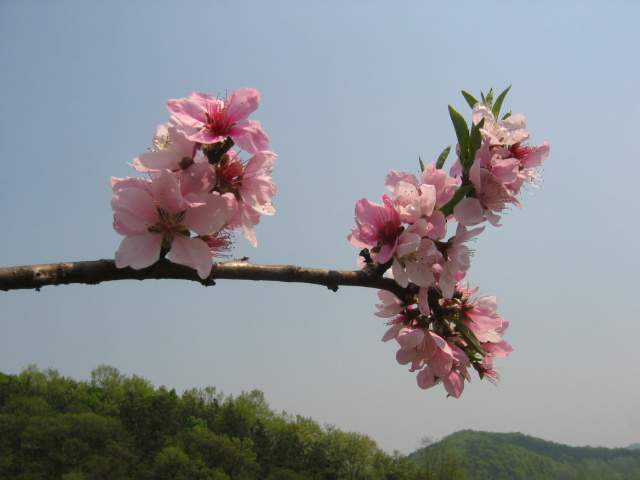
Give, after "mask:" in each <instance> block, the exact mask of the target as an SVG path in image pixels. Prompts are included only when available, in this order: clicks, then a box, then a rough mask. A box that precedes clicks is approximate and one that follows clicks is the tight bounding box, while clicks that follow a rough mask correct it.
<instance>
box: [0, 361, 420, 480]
mask: <svg viewBox="0 0 640 480" xmlns="http://www.w3.org/2000/svg"><path fill="white" fill-rule="evenodd" d="M421 478H425V476H424V471H423V470H422V469H421V468H420V467H418V466H416V464H415V463H414V462H412V461H410V460H409V459H408V458H407V457H405V456H403V455H400V454H399V453H397V452H396V453H394V454H393V455H389V454H387V453H385V452H384V451H382V450H380V449H379V448H378V446H377V445H376V443H375V442H374V441H373V440H372V439H371V438H369V437H368V436H366V435H361V434H358V433H353V432H343V431H341V430H339V429H337V428H335V427H333V426H320V425H318V423H316V422H315V421H313V420H312V419H310V418H305V417H301V416H295V417H294V416H291V415H287V414H286V413H276V412H274V411H273V410H271V409H270V408H269V405H268V403H267V402H266V400H265V399H264V396H263V394H262V392H260V391H257V390H254V391H252V392H249V393H242V394H240V395H238V396H236V397H233V396H225V395H223V394H222V393H220V392H218V391H217V390H216V389H215V388H214V387H208V388H204V389H192V390H188V391H185V392H184V393H182V394H181V395H178V394H177V393H176V392H175V390H167V389H166V388H164V387H159V388H154V387H153V386H152V385H151V384H150V383H149V382H148V381H147V380H145V379H143V378H140V377H138V376H135V375H134V376H132V377H128V376H125V375H122V374H121V373H120V372H119V371H118V370H117V369H116V368H114V367H109V366H100V367H98V368H96V369H94V370H93V371H92V372H91V380H90V381H87V382H84V381H75V380H73V379H71V378H67V377H63V376H61V375H60V374H59V373H58V371H57V370H55V369H47V370H44V371H40V370H39V369H37V368H36V367H35V366H31V367H29V368H27V369H25V370H24V371H22V372H21V373H20V374H19V375H6V374H2V373H0V479H2V480H9V479H11V480H16V479H19V480H27V479H29V480H38V479H43V480H44V479H46V480H55V479H61V480H89V479H91V480H94V479H95V480H98V479H105V480H106V479H108V480H118V479H136V480H139V479H140V480H145V479H152V480H169V479H171V480H181V479H185V480H186V479H189V480H204V479H208V480H209V479H210V480H227V479H242V480H251V479H267V480H306V479H318V480H320V479H322V480H325V479H326V480H333V479H335V480H337V479H340V480H343V479H347V480H356V479H367V480H378V479H380V480H383V479H384V480H391V479H395V480H414V479H421Z"/></svg>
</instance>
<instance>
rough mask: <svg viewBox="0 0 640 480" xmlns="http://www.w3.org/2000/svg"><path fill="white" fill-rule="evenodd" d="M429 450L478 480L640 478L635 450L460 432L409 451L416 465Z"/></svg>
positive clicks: (524, 436)
mask: <svg viewBox="0 0 640 480" xmlns="http://www.w3.org/2000/svg"><path fill="white" fill-rule="evenodd" d="M434 449H444V450H446V451H447V452H450V453H451V454H452V455H455V457H457V458H458V459H459V460H460V465H461V466H462V467H463V468H464V469H465V470H466V472H467V474H468V475H469V476H470V477H471V478H475V479H478V480H484V479H492V480H503V479H504V480H507V479H508V480H518V479H523V480H524V479H526V480H551V479H554V480H555V479H562V480H578V479H584V480H596V479H598V480H607V479H611V480H632V479H638V478H640V452H638V451H632V450H629V449H623V448H617V449H609V448H592V447H569V446H567V445H560V444H557V443H553V442H547V441H544V440H541V439H538V438H534V437H530V436H528V435H523V434H520V433H487V432H475V431H472V430H464V431H461V432H457V433H454V434H453V435H450V436H448V437H446V438H444V439H443V440H442V441H440V442H438V443H437V444H433V445H430V446H428V447H427V448H424V449H421V450H418V451H417V452H414V453H412V454H411V455H410V456H409V458H410V459H411V460H413V461H415V462H417V463H420V462H421V461H422V459H423V457H424V456H425V455H432V456H433V455H434Z"/></svg>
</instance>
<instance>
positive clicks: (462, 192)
mask: <svg viewBox="0 0 640 480" xmlns="http://www.w3.org/2000/svg"><path fill="white" fill-rule="evenodd" d="M472 190H473V184H471V185H465V186H464V187H460V188H458V190H456V193H454V194H453V198H452V199H451V200H449V201H448V202H447V203H446V204H445V205H443V206H442V207H440V211H441V212H442V213H443V214H444V216H445V217H446V216H447V215H449V214H450V213H452V212H453V208H454V207H455V206H456V205H457V204H458V203H459V202H460V200H462V199H463V198H465V197H466V196H467V194H468V193H469V192H471V191H472Z"/></svg>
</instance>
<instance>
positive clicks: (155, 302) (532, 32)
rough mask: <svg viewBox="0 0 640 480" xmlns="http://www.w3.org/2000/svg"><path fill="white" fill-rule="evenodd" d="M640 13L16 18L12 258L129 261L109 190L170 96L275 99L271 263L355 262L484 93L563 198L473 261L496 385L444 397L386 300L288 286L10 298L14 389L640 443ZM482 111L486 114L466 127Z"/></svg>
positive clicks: (395, 11) (124, 6) (324, 11)
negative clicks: (31, 370)
mask: <svg viewBox="0 0 640 480" xmlns="http://www.w3.org/2000/svg"><path fill="white" fill-rule="evenodd" d="M639 14H640V6H639V5H638V4H637V3H636V2H632V1H629V2H616V1H607V2H604V1H603V2H590V1H581V2H577V1H573V2H572V1H566V2H555V1H539V2H528V3H526V4H525V3H524V2H521V3H516V2H499V1H498V2H492V3H490V4H487V3H480V2H471V1H460V2H455V3H454V2H418V1H414V2H411V1H406V2H393V3H392V2H382V1H353V2H337V1H323V2H315V1H309V2H294V1H272V2H259V1H255V2H252V1H237V2H221V1H182V2H169V1H161V0H160V1H153V2H151V1H138V2H124V1H118V0H115V1H111V2H92V1H75V2H74V1H66V0H62V1H60V0H58V1H55V2H54V1H41V2H17V1H3V2H0V66H1V68H0V104H1V105H2V112H3V115H2V116H1V117H0V145H1V148H2V162H0V174H1V178H2V189H0V201H1V202H2V205H3V208H2V210H1V211H0V219H1V221H2V227H3V228H2V229H0V244H1V245H2V249H0V265H2V266H11V265H22V264H33V263H52V262H61V261H78V260H94V259H99V258H113V253H114V252H115V250H116V249H117V248H118V245H119V243H120V240H121V237H119V236H118V235H117V234H116V233H115V232H114V231H113V229H112V225H111V221H112V212H111V209H110V204H109V202H110V197H111V192H110V189H109V178H110V177H111V176H117V177H124V176H128V175H133V171H132V170H131V169H130V168H129V167H128V165H127V163H128V162H130V161H131V160H132V159H133V158H134V157H135V156H136V155H138V154H139V153H142V152H144V151H145V150H146V149H147V147H149V146H150V145H151V143H150V140H151V137H152V135H153V133H154V131H155V128H156V126H157V125H158V124H160V123H164V122H166V120H167V118H168V112H167V110H166V107H165V103H166V101H167V100H168V99H169V98H180V97H185V96H187V95H188V94H189V93H191V92H208V93H211V94H214V95H216V94H224V93H225V92H227V91H232V90H235V89H236V88H240V87H254V88H257V89H258V90H260V91H261V92H262V96H263V98H262V103H261V106H260V108H259V109H258V111H257V112H256V113H255V114H254V116H253V118H256V119H259V120H260V121H261V122H262V126H263V128H264V130H265V131H266V132H267V134H268V135H269V136H270V138H271V149H272V150H273V151H275V152H276V153H277V154H278V155H279V159H278V160H277V161H276V167H275V170H274V172H273V177H274V181H275V183H276V184H277V185H278V188H279V190H278V195H277V196H276V197H275V198H274V203H275V207H276V211H277V213H276V215H275V216H273V217H268V218H264V219H263V221H262V222H261V223H260V224H259V225H258V226H257V235H258V242H259V246H258V248H257V249H254V248H253V247H251V246H250V245H249V243H248V242H246V241H245V240H244V239H242V238H238V239H237V242H236V245H235V256H236V257H243V256H247V257H250V259H251V261H253V262H255V263H265V264H294V265H302V266H308V267H317V268H334V269H354V268H355V265H356V259H357V254H358V250H357V249H355V248H353V247H352V246H351V245H350V244H349V243H348V242H347V240H346V236H347V235H348V234H349V233H350V229H351V226H352V225H353V209H354V206H355V203H356V201H358V200H359V199H360V198H363V197H366V198H369V199H370V200H372V201H377V200H378V199H379V197H380V195H381V194H382V193H384V191H385V190H384V176H385V175H386V173H387V172H388V171H389V170H391V169H395V170H403V171H413V172H417V170H418V156H421V157H422V158H423V159H424V160H425V161H426V162H429V161H433V160H435V158H436V157H437V155H438V154H439V153H440V151H442V149H443V148H444V147H445V146H447V145H449V144H451V143H454V141H455V136H454V132H453V128H452V126H451V124H450V120H449V117H448V113H447V105H448V104H451V105H452V106H454V108H456V109H457V110H459V111H461V112H462V111H465V112H466V103H465V101H464V99H463V98H462V96H461V95H460V90H467V91H469V92H471V93H474V94H476V95H477V94H479V91H480V90H484V91H487V90H488V89H489V88H490V87H492V86H493V87H494V88H495V89H497V90H502V89H504V88H505V87H507V86H508V85H513V87H512V89H511V92H510V94H509V96H508V97H507V101H506V103H505V107H506V108H507V109H511V110H513V112H514V113H522V114H524V115H525V116H526V117H527V120H528V126H529V129H530V131H531V133H532V141H533V142H534V143H536V144H539V143H542V142H543V141H548V142H550V144H551V155H550V157H549V159H548V161H547V163H546V164H545V166H544V171H543V175H544V181H543V182H542V188H541V189H540V190H536V191H535V192H533V195H530V194H528V193H526V192H525V193H524V194H523V195H522V204H523V208H522V210H517V209H512V210H510V211H509V212H508V213H507V215H505V216H504V222H503V224H504V225H503V226H502V227H500V228H489V227H487V231H485V232H484V233H483V234H482V235H481V236H480V237H479V238H478V240H477V241H476V242H475V243H474V245H473V248H474V250H475V253H474V257H473V259H472V265H471V269H470V271H469V274H468V279H469V281H470V282H471V283H472V285H478V286H480V292H481V293H482V294H486V295H496V296H497V297H498V298H499V300H500V308H499V313H500V314H501V315H502V316H503V317H504V318H505V319H508V320H509V321H510V322H511V326H510V329H509V331H508V332H507V335H506V339H507V340H508V341H509V342H510V343H511V344H512V345H513V346H514V348H515V352H514V353H513V354H512V355H511V356H510V357H508V358H506V359H503V360H502V361H500V363H499V366H500V367H501V368H502V369H501V372H500V373H501V377H502V381H501V383H500V384H499V386H497V387H494V386H493V385H491V384H489V383H487V382H480V381H479V380H478V379H477V378H474V379H473V381H472V383H471V384H470V385H467V387H466V388H465V392H464V393H463V395H462V398H460V399H457V400H456V399H451V398H449V399H447V398H445V392H444V390H443V389H441V388H439V389H431V390H427V391H423V390H420V389H419V388H418V387H417V386H416V383H415V378H414V374H410V373H409V372H407V367H405V366H401V365H398V364H397V363H396V362H395V351H396V346H395V345H393V344H391V343H389V344H383V343H382V342H381V341H380V339H381V337H382V335H383V333H384V331H385V329H386V328H385V326H384V323H383V322H382V321H381V320H380V319H379V318H377V317H375V316H374V315H373V312H374V311H375V307H374V305H375V303H376V294H375V293H376V292H375V291H374V290H369V289H357V288H348V287H343V288H341V289H340V290H339V291H338V292H337V293H333V292H330V291H328V290H327V289H325V288H323V287H315V286H309V285H290V284H278V283H265V282H238V281H220V282H218V285H217V286H215V287H213V288H204V287H201V286H199V285H197V284H190V283H184V282H177V281H145V282H137V281H128V282H114V283H110V284H103V285H99V286H81V285H75V286H61V287H47V288H44V289H43V290H42V291H41V292H33V291H15V292H8V293H1V294H0V328H1V331H2V335H0V371H3V372H5V373H18V372H20V371H21V370H22V369H23V368H25V367H26V366H27V365H29V364H37V365H38V367H40V368H48V367H53V368H57V369H58V370H59V371H60V373H61V374H63V375H65V376H70V377H73V378H76V379H88V378H89V376H90V372H91V370H92V369H93V368H95V367H96V366H98V365H101V364H107V365H113V366H115V367H117V368H118V369H119V370H120V371H121V372H122V373H124V374H127V375H133V374H136V375H139V376H142V377H144V378H146V379H148V380H150V381H151V382H152V383H153V384H154V385H156V386H160V385H165V386H166V387H167V388H175V389H176V390H177V391H178V392H181V391H183V390H185V389H188V388H192V387H205V386H209V385H214V386H216V387H217V388H218V389H219V390H221V391H223V392H224V393H225V394H234V395H235V394H238V393H240V392H241V391H242V390H251V389H254V388H257V389H260V390H262V391H263V392H265V395H266V398H267V400H268V401H269V402H270V405H271V407H272V408H274V409H275V410H278V411H280V410H285V411H287V412H288V413H293V414H301V415H304V416H310V417H313V418H314V419H315V420H317V421H318V422H320V423H330V424H335V425H336V426H337V427H339V428H341V429H343V430H353V431H358V432H361V433H365V434H368V435H370V436H371V437H373V438H374V439H375V440H376V441H377V442H378V444H379V445H380V446H381V447H382V448H384V449H385V450H388V451H392V450H394V449H398V450H400V451H401V452H403V453H409V452H411V451H412V450H414V449H415V448H416V447H417V446H418V444H419V441H420V438H421V437H423V436H426V435H428V436H431V437H433V438H440V437H442V436H445V435H448V434H450V433H453V432H455V431H457V430H461V429H465V428H471V429H477V430H487V431H498V432H511V431H520V432H523V433H526V434H530V435H534V436H538V437H542V438H545V439H548V440H553V441H556V442H561V443H567V444H570V445H593V446H598V445H602V446H607V447H619V446H626V445H628V444H630V443H633V442H638V441H640V439H639V437H638V432H637V425H638V424H639V423H640V422H639V420H640V413H639V411H638V405H639V404H640V382H639V381H638V380H639V377H640V367H639V366H638V365H639V363H638V361H637V358H636V351H637V344H638V339H639V338H640V326H639V322H638V320H640V318H639V317H638V313H637V307H636V304H637V301H636V298H637V292H636V291H637V287H638V280H637V271H638V268H639V267H640V262H639V258H640V255H639V254H638V244H639V243H640V242H639V240H640V227H639V226H638V220H639V218H638V212H637V206H638V195H637V180H636V177H637V175H635V173H634V172H635V171H634V170H633V168H637V165H638V160H639V158H638V157H639V155H638V148H637V137H638V133H637V129H638V111H639V107H640V102H639V101H638V95H637V88H638V85H639V84H640V62H639V60H640V55H639V54H638V49H639V47H640V33H639V31H638V29H637V24H638V20H640V15H639ZM467 116H468V115H467Z"/></svg>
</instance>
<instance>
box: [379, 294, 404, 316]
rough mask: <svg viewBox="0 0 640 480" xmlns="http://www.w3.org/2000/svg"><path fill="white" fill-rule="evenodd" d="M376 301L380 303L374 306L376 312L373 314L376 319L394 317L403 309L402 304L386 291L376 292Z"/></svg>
mask: <svg viewBox="0 0 640 480" xmlns="http://www.w3.org/2000/svg"><path fill="white" fill-rule="evenodd" d="M378 299H379V300H380V303H378V304H376V308H377V309H378V311H377V312H376V313H375V315H376V316H378V317H382V318H391V317H395V316H396V315H398V314H399V313H400V312H401V311H402V310H403V309H404V307H405V305H404V302H402V301H401V300H400V299H399V298H398V297H396V296H395V295H394V294H393V293H391V292H390V291H388V290H378Z"/></svg>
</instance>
